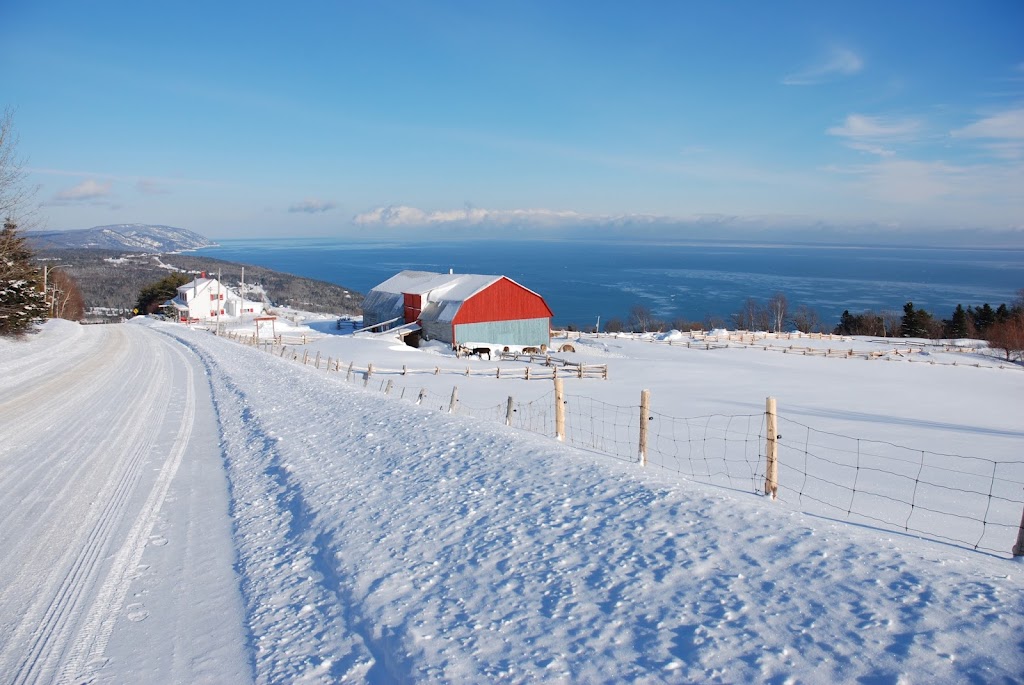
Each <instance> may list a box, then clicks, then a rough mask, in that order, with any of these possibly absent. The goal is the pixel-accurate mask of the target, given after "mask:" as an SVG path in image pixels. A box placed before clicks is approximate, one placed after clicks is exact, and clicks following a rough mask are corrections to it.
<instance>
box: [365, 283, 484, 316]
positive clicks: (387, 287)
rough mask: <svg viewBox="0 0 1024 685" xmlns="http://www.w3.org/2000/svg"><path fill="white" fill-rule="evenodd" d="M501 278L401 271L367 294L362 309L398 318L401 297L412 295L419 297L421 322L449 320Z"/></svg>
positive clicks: (400, 311) (401, 302)
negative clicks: (421, 301)
mask: <svg viewBox="0 0 1024 685" xmlns="http://www.w3.org/2000/svg"><path fill="white" fill-rule="evenodd" d="M501 278H502V277H501V276H493V275H483V274H439V273H434V272H432V271H401V272H399V273H397V274H395V275H394V276H392V277H391V278H389V279H388V280H386V281H384V282H383V283H381V284H380V285H378V286H376V287H375V288H373V290H371V291H370V292H369V293H367V295H366V298H365V299H364V300H363V310H364V311H373V312H377V313H378V315H379V316H380V317H381V318H382V320H383V319H386V318H391V317H396V316H401V315H402V307H403V297H402V296H403V294H405V293H413V294H417V295H420V296H422V297H423V312H422V314H421V318H422V319H426V320H437V321H451V320H452V319H454V318H455V315H456V314H457V313H458V311H459V307H461V306H462V303H463V302H465V301H466V300H468V299H469V298H470V297H472V296H473V295H475V294H476V293H478V292H480V291H481V290H483V289H484V288H486V287H487V286H489V285H491V284H493V283H496V282H498V281H499V280H501Z"/></svg>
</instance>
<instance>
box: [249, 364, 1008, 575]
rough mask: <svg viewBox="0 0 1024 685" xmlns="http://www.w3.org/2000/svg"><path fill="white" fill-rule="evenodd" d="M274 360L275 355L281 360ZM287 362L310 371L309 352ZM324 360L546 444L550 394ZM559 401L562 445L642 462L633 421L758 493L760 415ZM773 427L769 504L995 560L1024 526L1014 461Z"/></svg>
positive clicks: (762, 474)
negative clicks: (431, 384)
mask: <svg viewBox="0 0 1024 685" xmlns="http://www.w3.org/2000/svg"><path fill="white" fill-rule="evenodd" d="M268 351H270V350H268ZM284 354H285V353H284V350H283V349H282V350H281V353H280V355H281V356H284ZM288 357H290V358H291V359H294V360H296V361H301V362H303V363H315V364H316V368H318V369H319V368H320V363H321V360H320V359H319V357H317V358H316V359H315V360H312V359H309V358H308V354H307V353H303V355H301V356H300V355H299V354H298V353H293V354H289V355H288ZM323 363H324V368H325V370H326V371H328V372H330V371H334V372H335V373H336V375H335V376H334V377H335V378H338V379H340V380H348V381H350V382H352V383H355V384H358V385H361V386H362V387H365V388H370V389H375V390H378V391H381V392H385V393H387V394H388V395H389V396H390V397H393V398H397V399H399V400H401V401H405V402H411V403H415V404H419V405H422V406H425V407H428V408H431V409H437V410H438V411H442V412H454V413H458V414H462V415H465V416H471V417H474V418H476V419H480V420H485V421H492V422H497V423H508V424H510V425H512V426H513V427H515V428H518V429H521V430H526V431H530V432H532V433H538V434H540V435H547V436H551V437H554V436H555V435H556V433H557V431H558V428H559V426H558V425H557V423H558V421H557V417H556V414H557V412H556V407H555V402H556V399H555V398H556V397H557V396H558V395H557V394H556V391H555V390H549V391H548V392H546V393H544V394H543V395H541V396H540V397H537V398H536V399H533V400H530V401H528V402H523V401H517V400H513V399H511V398H510V399H509V400H508V401H506V402H500V403H497V404H493V405H489V406H476V405H475V404H467V403H465V402H463V401H461V400H460V399H459V398H458V396H457V389H453V391H452V394H451V395H444V394H439V393H436V392H433V391H431V390H427V389H426V388H423V387H421V386H414V385H405V384H401V383H398V382H396V380H397V379H396V378H395V377H394V375H391V377H390V378H384V377H382V376H373V375H371V374H372V373H373V371H372V369H370V368H367V369H366V370H361V369H360V370H356V372H355V373H353V368H352V366H353V365H345V364H343V363H342V362H339V361H334V360H324V361H323ZM382 375H383V374H382ZM558 382H559V381H556V384H557V383H558ZM561 398H562V402H563V406H562V409H563V410H564V425H563V426H562V429H563V430H564V439H565V441H566V443H567V444H570V445H573V446H574V447H578V448H581V449H585V450H589V451H593V452H597V453H600V454H602V455H606V456H609V457H613V458H615V459H620V460H623V461H628V462H635V461H641V459H640V443H641V440H640V434H641V421H643V422H644V424H643V425H644V426H645V428H646V434H645V445H646V452H645V455H644V459H643V462H644V463H646V464H647V465H650V466H655V467H658V468H661V469H665V470H667V471H671V472H674V473H678V474H680V475H681V476H684V477H685V478H687V479H690V480H694V481H699V482H704V483H709V484H713V485H718V486H723V487H729V488H733V489H737V490H742V491H745V492H754V493H758V494H763V493H764V492H765V478H766V471H767V466H766V454H767V443H768V440H767V432H768V430H767V425H768V422H767V421H766V414H763V413H759V414H737V415H722V414H711V415H707V416H696V417H675V416H669V415H667V414H662V413H659V412H654V411H650V410H648V411H646V412H645V415H644V416H643V417H642V418H641V411H640V407H639V406H637V405H633V406H623V405H615V404H610V403H608V402H603V401H601V400H597V399H594V398H591V397H587V396H582V395H568V394H565V395H562V396H561ZM510 405H511V408H510ZM776 420H777V430H778V433H779V435H780V436H781V435H784V436H785V438H784V439H782V438H780V439H779V440H778V441H777V445H778V450H779V454H778V459H777V465H778V477H777V483H778V491H777V493H778V494H777V499H778V500H779V501H781V502H783V503H788V504H789V505H790V506H793V507H799V508H801V509H803V510H805V511H808V512H809V513H814V514H818V515H823V516H832V517H837V518H843V519H847V520H850V521H855V522H862V523H867V524H870V525H875V526H878V527H879V528H883V529H888V530H893V531H902V532H905V533H910V534H914V535H919V536H921V537H925V538H928V539H933V540H938V541H943V542H948V543H951V544H954V545H958V546H962V547H966V548H969V549H974V550H979V551H984V552H990V553H994V554H997V555H1000V556H1006V551H1007V548H1008V547H1009V546H1010V544H1012V543H1009V541H1011V540H1012V539H1013V536H1014V535H1016V534H1017V532H1018V531H1019V530H1022V529H1021V526H1022V525H1024V524H1022V523H1018V522H1019V521H1021V509H1022V507H1024V461H996V460H992V459H986V458H982V457H972V456H963V455H958V454H944V453H940V452H933V451H929V450H923V449H916V448H911V447H906V446H903V445H898V444H894V443H891V442H886V441H880V440H871V439H866V438H860V437H853V436H847V435H841V434H838V433H833V432H829V431H823V430H819V429H816V428H814V427H812V426H808V425H806V424H803V423H800V422H798V421H793V420H792V419H788V418H786V417H785V416H778V417H776ZM1022 533H1024V530H1022ZM1022 537H1024V534H1022ZM1008 543H1009V544H1008Z"/></svg>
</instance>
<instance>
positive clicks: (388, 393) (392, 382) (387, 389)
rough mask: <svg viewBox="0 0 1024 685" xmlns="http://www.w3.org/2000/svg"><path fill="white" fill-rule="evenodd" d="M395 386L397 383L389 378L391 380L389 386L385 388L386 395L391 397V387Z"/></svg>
mask: <svg viewBox="0 0 1024 685" xmlns="http://www.w3.org/2000/svg"><path fill="white" fill-rule="evenodd" d="M394 384H395V381H394V380H393V379H391V378H389V379H388V384H387V387H385V388H384V394H385V395H390V394H391V387H392V386H393V385H394Z"/></svg>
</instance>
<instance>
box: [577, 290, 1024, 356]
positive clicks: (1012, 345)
mask: <svg viewBox="0 0 1024 685" xmlns="http://www.w3.org/2000/svg"><path fill="white" fill-rule="evenodd" d="M726 325H730V326H732V327H733V328H735V329H738V330H748V331H770V332H773V333H779V332H783V331H794V330H795V331H800V332H802V333H835V334H837V335H869V336H878V337H885V338H930V339H957V338H972V339H977V340H987V341H988V342H989V346H990V347H992V348H993V349H997V350H1000V351H1001V352H1002V353H1004V354H1005V356H1006V359H1007V360H1008V361H1009V360H1012V359H1021V358H1022V355H1024V289H1022V290H1020V291H1019V292H1018V297H1017V299H1016V300H1015V301H1014V302H1012V303H1010V304H1009V305H1007V304H1005V303H1004V304H1000V305H999V306H998V307H995V308H993V307H992V306H991V305H990V304H988V303H985V304H983V305H980V306H968V307H966V308H964V306H963V305H960V304H958V305H957V306H956V309H954V310H953V312H952V313H951V314H950V317H949V318H948V319H939V318H937V317H935V316H934V315H932V313H930V312H928V311H925V310H924V309H918V308H916V307H914V303H913V302H907V303H906V304H905V305H904V306H903V311H902V312H899V311H891V310H889V311H879V312H876V311H872V310H868V311H864V312H861V313H860V314H851V313H850V311H849V310H846V311H844V312H843V314H842V316H840V318H839V323H838V324H836V325H835V326H833V325H831V324H828V323H826V322H824V321H822V319H821V317H820V316H819V314H818V312H817V311H816V310H815V309H813V308H811V307H808V306H806V305H798V306H796V307H791V306H790V303H789V301H788V299H787V298H786V295H785V294H784V293H775V294H774V295H772V296H771V297H770V298H768V300H765V301H761V300H757V299H755V298H752V297H751V298H747V300H746V301H745V302H744V303H743V306H742V307H741V308H740V310H739V311H737V312H736V313H734V314H733V315H732V316H731V317H730V319H729V320H728V321H727V320H724V319H721V318H719V317H713V316H709V317H707V318H705V319H704V321H689V320H687V319H681V318H680V319H674V320H671V321H665V320H662V319H659V318H658V317H656V316H655V315H654V314H653V313H652V312H651V310H650V309H648V308H647V307H644V306H642V305H634V306H633V308H632V309H631V310H630V313H629V316H628V317H627V318H626V319H625V320H623V319H620V318H612V319H609V320H608V321H607V322H606V323H605V325H604V326H602V330H603V331H604V332H606V333H621V332H634V333H643V332H656V331H667V330H673V329H675V330H679V331H691V330H710V329H714V328H722V327H725V326H726ZM567 328H568V330H570V331H575V330H578V329H577V328H576V327H575V326H574V325H573V324H569V325H568V326H567ZM590 330H593V329H590Z"/></svg>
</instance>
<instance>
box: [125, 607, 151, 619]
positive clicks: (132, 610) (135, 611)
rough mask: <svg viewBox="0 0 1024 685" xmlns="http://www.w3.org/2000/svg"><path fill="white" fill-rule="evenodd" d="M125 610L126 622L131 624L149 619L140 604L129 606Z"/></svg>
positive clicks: (144, 608) (147, 613)
mask: <svg viewBox="0 0 1024 685" xmlns="http://www.w3.org/2000/svg"><path fill="white" fill-rule="evenodd" d="M125 608H126V609H127V610H128V620H129V621H132V622H133V623H138V622H139V621H145V620H146V619H147V618H149V612H148V611H146V607H144V606H143V605H141V604H129V605H128V606H127V607H125Z"/></svg>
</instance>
